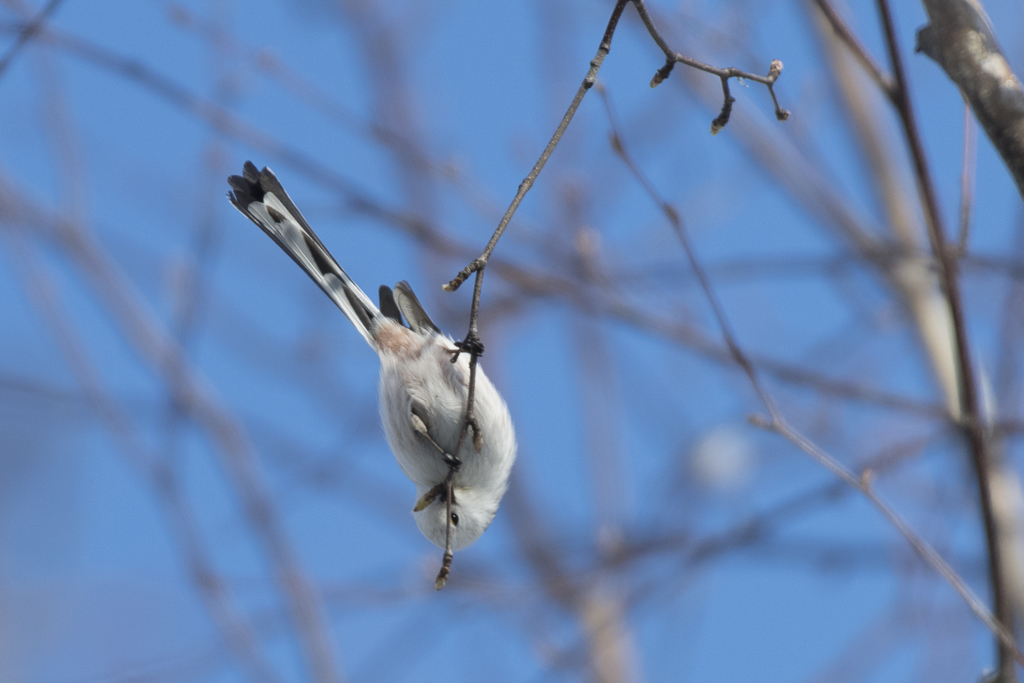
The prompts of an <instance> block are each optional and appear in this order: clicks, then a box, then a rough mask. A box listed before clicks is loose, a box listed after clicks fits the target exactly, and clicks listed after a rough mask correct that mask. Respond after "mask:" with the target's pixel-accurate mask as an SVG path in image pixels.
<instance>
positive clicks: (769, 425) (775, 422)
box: [605, 70, 1024, 666]
mask: <svg viewBox="0 0 1024 683" xmlns="http://www.w3.org/2000/svg"><path fill="white" fill-rule="evenodd" d="M900 79H901V76H900V73H899V71H898V70H897V81H899V80H900ZM605 103H606V107H607V111H608V118H609V122H610V125H611V127H612V136H611V141H612V148H613V149H614V150H615V152H616V153H617V154H618V155H619V157H620V158H621V159H622V160H623V162H624V163H625V164H626V166H627V167H628V168H629V169H630V171H631V172H632V173H633V175H634V176H635V177H636V179H637V181H638V182H639V183H640V185H641V186H642V187H643V188H644V190H645V191H646V192H647V194H648V195H649V196H650V198H651V200H652V201H653V202H654V203H655V204H656V205H657V206H658V207H660V208H661V210H662V212H663V213H664V215H665V217H666V218H667V219H668V221H669V223H670V224H671V225H672V227H673V229H674V230H675V232H676V235H677V236H678V237H679V241H680V242H681V243H682V245H683V249H684V250H685V252H686V255H687V258H688V259H689V262H690V266H691V268H693V271H694V273H695V274H696V276H697V278H698V280H699V281H700V283H701V287H702V289H703V290H704V293H705V295H706V297H707V300H708V303H709V304H710V306H711V309H712V311H713V313H714V316H715V319H716V321H717V322H718V325H719V327H720V329H721V331H722V337H723V339H724V341H725V344H726V347H727V348H728V349H729V352H730V354H731V355H732V358H733V360H734V361H735V363H736V364H737V365H738V366H740V367H741V368H742V369H743V371H744V373H745V374H746V375H747V377H748V378H749V380H750V384H751V386H752V388H753V389H754V392H755V393H756V394H757V396H758V398H759V399H760V401H761V403H762V404H763V405H764V407H765V409H766V410H767V411H768V414H769V419H767V420H765V419H763V418H760V417H752V422H753V424H754V425H755V426H758V427H762V428H764V429H768V430H770V431H773V432H776V433H778V434H780V435H782V436H784V437H785V438H786V439H788V440H789V441H790V442H791V443H793V444H794V445H795V446H797V447H798V448H800V449H801V450H802V451H804V452H805V453H807V454H808V455H810V456H811V457H812V458H813V459H814V460H816V461H817V462H818V463H819V464H821V465H822V466H824V467H825V468H826V469H828V470H829V471H831V472H832V473H833V474H834V475H836V476H837V477H838V478H839V479H841V480H842V481H843V482H844V483H846V484H847V485H849V486H852V487H853V488H855V489H857V490H858V491H860V492H861V493H862V494H863V495H864V497H865V498H867V499H868V500H869V501H870V502H871V503H872V504H873V505H874V506H875V508H877V509H878V511H879V512H881V513H882V515H883V516H884V517H885V518H886V519H888V520H889V523H890V524H892V525H893V526H894V527H895V528H896V530H897V531H899V532H900V534H902V535H903V537H904V538H905V539H906V540H907V541H908V542H909V543H910V545H911V546H912V547H913V548H914V550H916V551H917V552H918V554H920V555H921V557H922V558H923V559H924V560H925V562H927V563H928V564H929V565H930V566H931V567H932V568H933V569H935V571H937V572H938V573H939V574H940V575H941V576H943V578H945V579H946V580H947V581H948V582H949V583H950V585H952V586H953V588H954V590H956V591H957V593H959V594H960V596H961V597H962V598H963V600H964V601H965V602H966V603H967V605H968V607H970V608H971V611H973V612H974V613H975V615H976V616H977V617H978V618H979V619H981V621H982V622H983V623H984V624H985V625H986V626H987V627H988V628H989V629H990V630H991V631H992V633H993V634H995V635H996V637H997V639H998V640H999V642H1000V644H1001V650H1005V651H1006V652H1007V653H1008V655H1009V656H1011V657H1013V658H1015V659H1016V660H1017V661H1018V662H1020V663H1021V664H1024V654H1021V653H1020V651H1019V650H1017V646H1016V643H1015V640H1014V637H1013V634H1012V632H1010V631H1009V630H1008V629H1007V628H1006V627H1004V626H1003V623H1002V622H1001V621H1000V620H999V619H994V618H993V616H992V614H991V613H990V612H989V610H988V609H987V608H986V607H985V604H984V603H983V602H982V601H981V600H980V599H979V598H978V597H977V596H976V595H975V594H974V592H973V591H972V590H971V589H970V586H968V585H967V583H966V582H965V581H964V580H963V579H962V578H961V577H960V576H959V575H958V574H957V573H956V571H954V570H953V568H952V567H951V566H950V565H949V563H947V562H946V561H945V560H944V559H943V558H942V556H940V555H939V554H938V553H937V552H936V551H935V550H934V549H933V548H932V547H931V545H929V544H928V542H927V541H925V540H924V539H923V538H922V537H921V536H919V535H918V534H917V532H915V531H914V530H913V529H912V528H911V527H910V525H909V524H907V523H906V522H905V521H904V520H903V518H902V517H900V516H899V515H898V514H897V513H896V512H895V511H894V510H893V509H892V508H890V507H889V506H888V504H886V503H885V502H884V501H883V500H882V499H881V498H879V497H878V495H877V494H876V493H875V491H874V489H873V487H872V484H871V479H872V473H871V471H870V470H864V472H862V474H861V476H859V477H858V476H856V475H854V474H853V473H852V472H851V471H850V470H848V469H847V468H846V467H844V466H843V465H842V463H840V462H839V461H838V460H836V459H835V458H833V457H832V456H831V455H829V454H828V453H826V452H825V451H823V450H822V449H820V448H818V446H817V445H815V444H814V443H813V442H812V441H811V440H810V439H808V438H807V437H805V436H804V435H803V434H801V433H800V432H799V431H797V430H796V429H795V428H793V427H791V426H790V425H789V424H788V423H787V422H786V420H785V418H784V417H783V415H782V413H781V412H780V411H779V409H778V407H777V406H776V404H775V401H774V399H773V398H772V397H771V395H770V394H769V393H768V392H767V390H766V389H765V388H764V386H763V385H762V384H761V381H760V379H759V378H758V375H757V371H756V370H755V368H754V366H753V364H752V363H751V362H750V360H749V359H748V358H747V356H746V355H745V354H744V353H743V351H742V349H741V348H740V346H739V344H738V343H737V341H736V337H735V335H734V334H733V332H732V327H731V326H730V324H729V321H728V319H727V318H726V316H725V311H724V309H723V308H722V305H721V303H720V302H719V300H718V297H717V295H716V294H715V291H714V289H713V288H712V286H711V281H710V280H709V279H708V277H707V274H706V273H705V272H704V268H703V266H702V265H701V263H700V261H699V260H698V258H697V254H696V252H695V251H694V249H693V246H692V244H691V243H690V239H689V236H688V235H687V232H686V229H685V227H684V225H683V222H682V219H681V218H680V216H679V213H678V211H676V209H675V207H673V206H672V205H671V204H669V203H668V202H667V201H666V200H665V199H663V198H662V197H661V195H660V194H659V193H658V191H657V189H656V188H655V187H654V185H653V184H652V183H651V182H650V180H648V179H647V177H646V176H645V175H644V173H643V172H642V171H641V170H640V168H639V166H637V164H636V163H635V162H634V161H633V159H632V157H631V156H630V155H629V153H628V151H627V150H626V147H625V145H624V143H623V141H622V136H621V134H620V133H619V132H618V128H617V124H616V122H615V116H614V112H613V111H612V109H611V107H610V104H609V103H608V99H607V98H605ZM1011 666H1012V662H1011Z"/></svg>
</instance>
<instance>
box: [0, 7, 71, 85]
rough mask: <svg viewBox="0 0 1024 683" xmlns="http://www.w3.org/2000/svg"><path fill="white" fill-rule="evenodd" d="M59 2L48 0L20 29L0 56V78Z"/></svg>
mask: <svg viewBox="0 0 1024 683" xmlns="http://www.w3.org/2000/svg"><path fill="white" fill-rule="evenodd" d="M61 2H62V0H50V2H48V3H47V4H46V6H45V7H43V9H41V10H39V14H37V15H36V18H35V19H33V20H32V21H31V22H30V23H29V24H28V25H27V26H25V28H23V29H22V30H21V33H19V34H18V38H17V40H15V41H14V45H12V46H11V47H10V48H9V49H8V50H7V54H5V55H4V56H3V57H0V78H2V77H3V75H4V72H6V71H7V67H9V66H10V65H11V61H12V60H13V59H14V57H15V55H17V54H18V52H19V51H20V50H21V48H22V47H24V46H25V43H27V42H28V41H29V40H31V39H32V36H34V35H35V34H36V33H38V32H39V29H40V28H41V27H42V25H43V22H44V21H46V20H47V18H49V16H50V15H51V14H53V11H54V10H55V9H57V6H58V5H60V3H61Z"/></svg>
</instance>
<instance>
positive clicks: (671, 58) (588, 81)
mask: <svg viewBox="0 0 1024 683" xmlns="http://www.w3.org/2000/svg"><path fill="white" fill-rule="evenodd" d="M629 3H632V4H633V6H634V7H635V8H636V11H637V13H638V14H639V15H640V18H641V19H642V20H643V22H644V25H645V26H646V27H647V30H648V32H649V33H650V34H651V37H652V38H653V39H654V41H655V42H656V43H657V44H658V47H659V48H661V50H662V52H664V53H665V59H666V62H665V66H664V67H662V68H661V69H659V70H658V72H657V73H656V74H655V76H654V78H653V79H652V80H651V87H652V88H653V87H655V86H657V85H658V84H659V83H661V82H662V81H663V80H665V78H667V77H668V74H669V73H670V72H671V71H672V68H673V67H674V66H675V64H676V62H679V63H682V64H685V65H687V66H690V67H693V68H695V69H699V70H701V71H706V72H708V73H711V74H714V75H716V76H718V77H719V78H721V79H722V90H723V91H724V93H725V103H724V104H723V106H722V112H721V113H720V114H719V116H718V118H716V119H715V121H714V122H713V123H712V125H711V133H712V134H717V133H718V132H719V131H720V130H721V129H722V127H723V126H725V124H726V123H727V122H728V120H729V113H730V112H731V111H732V103H733V102H734V101H735V100H734V99H733V98H732V97H731V96H730V94H729V79H730V78H747V79H750V80H752V81H755V82H757V83H762V84H764V85H766V86H767V87H768V92H770V93H771V96H772V101H773V102H774V103H775V115H776V117H777V118H778V119H779V120H780V121H785V120H786V119H787V118H789V112H788V111H786V110H785V109H782V108H781V107H780V106H779V102H778V99H777V98H776V96H775V91H774V87H773V86H774V84H775V81H776V80H777V79H778V77H779V75H780V74H781V73H782V62H781V61H779V60H777V59H776V60H774V61H772V63H771V66H770V68H769V70H768V75H767V76H758V75H756V74H749V73H747V72H745V71H741V70H739V69H736V68H734V67H729V68H724V69H722V68H718V67H714V66H711V65H709V64H704V63H703V62H699V61H697V60H695V59H691V58H689V57H686V56H684V55H682V54H680V53H678V52H675V51H674V50H671V49H670V48H669V47H668V44H667V43H666V42H665V40H664V39H663V38H662V37H661V34H660V33H659V32H658V30H657V28H656V27H655V26H654V21H653V20H652V19H651V16H650V14H649V13H648V12H647V7H646V6H645V5H644V0H617V2H616V3H615V7H614V8H613V9H612V14H611V17H610V18H609V19H608V24H607V26H606V27H605V31H604V35H603V36H602V37H601V43H600V45H598V48H597V54H596V55H594V58H593V59H592V60H591V61H590V68H589V69H588V70H587V74H586V76H584V77H583V82H582V83H581V84H580V87H579V88H578V89H577V90H576V95H575V96H574V97H573V99H572V102H571V103H570V104H569V108H568V109H567V110H566V112H565V115H564V116H563V117H562V120H561V121H560V122H559V124H558V127H557V128H555V132H554V134H552V136H551V139H550V140H548V144H547V146H546V147H545V148H544V151H543V152H542V153H541V155H540V158H538V159H537V162H536V163H535V164H534V165H533V168H532V169H531V170H530V173H529V174H528V175H527V176H526V178H524V179H523V182H521V183H520V184H519V189H518V191H517V192H516V194H515V196H514V197H513V198H512V203H511V204H510V205H509V207H508V209H507V210H506V211H505V214H504V215H503V216H502V218H501V220H500V221H499V222H498V227H497V228H495V230H494V233H493V234H492V235H491V239H490V240H488V242H487V246H486V247H484V250H483V253H481V254H480V256H478V257H476V258H475V259H473V260H472V261H470V263H469V265H467V266H466V267H465V268H463V269H462V270H461V271H459V273H458V274H457V275H456V276H455V277H454V278H453V279H452V280H451V282H449V283H448V284H446V285H443V286H442V289H444V291H446V292H454V291H456V290H457V289H458V288H459V287H460V286H462V284H463V283H464V282H465V281H466V280H467V279H468V278H469V276H470V275H472V274H473V273H476V281H475V282H474V286H473V299H472V302H471V304H470V311H469V331H468V332H467V334H466V337H465V339H464V340H463V341H462V342H458V343H457V344H456V345H457V346H458V347H459V349H460V351H465V352H467V353H469V354H470V375H469V393H468V395H467V399H466V409H465V413H464V415H465V417H464V419H463V424H462V431H461V432H460V434H459V447H457V448H456V449H455V453H456V455H457V454H458V453H459V452H460V449H461V445H462V442H463V440H464V439H465V436H466V431H467V430H468V429H469V428H470V427H471V426H472V427H474V432H475V439H479V438H480V434H479V432H478V431H476V427H475V422H474V420H473V387H474V383H475V380H476V361H477V358H478V357H479V356H480V355H482V354H483V351H484V346H483V343H482V342H481V341H480V334H479V328H478V318H479V314H480V294H481V291H482V287H483V276H484V270H485V269H486V268H487V262H488V260H489V259H490V257H491V254H492V253H493V252H494V248H495V247H496V246H497V245H498V240H500V239H501V236H502V235H503V234H504V233H505V229H506V228H507V227H508V224H509V223H510V222H511V220H512V217H513V216H514V215H515V213H516V210H517V209H518V208H519V205H520V204H521V203H522V201H523V199H524V198H525V197H526V193H527V192H529V191H530V188H532V187H533V184H534V182H536V180H537V177H538V176H539V175H540V172H541V171H542V170H543V169H544V166H545V164H547V162H548V159H549V158H551V154H552V153H553V152H554V151H555V148H556V147H557V146H558V143H559V142H560V141H561V139H562V135H563V134H564V133H565V131H566V129H567V128H568V127H569V124H570V123H571V122H572V119H573V117H574V116H575V115H576V110H577V109H578V108H579V106H580V103H581V102H582V101H583V98H584V96H586V94H587V92H588V91H589V90H590V89H591V88H592V87H593V86H594V84H595V83H596V82H597V73H598V71H600V69H601V64H602V63H603V62H604V60H605V57H607V56H608V53H609V52H611V48H612V37H613V36H614V35H615V29H616V28H617V27H618V24H619V19H620V18H621V17H622V12H623V10H624V9H625V8H626V5H627V4H629ZM457 359H458V354H456V355H455V357H454V358H453V359H452V362H455V360H457ZM447 523H448V525H449V526H450V525H451V516H450V515H449V519H448V521H447ZM449 531H450V529H449ZM448 554H449V553H448V550H447V549H446V551H445V558H446V560H447V558H448ZM449 564H450V562H449ZM442 574H443V575H444V576H445V577H447V572H446V567H445V566H442V568H441V574H438V581H440V582H441V585H442V586H443V585H444V583H443V581H442V580H441V579H442Z"/></svg>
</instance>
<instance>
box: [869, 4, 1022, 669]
mask: <svg viewBox="0 0 1024 683" xmlns="http://www.w3.org/2000/svg"><path fill="white" fill-rule="evenodd" d="M877 2H878V12H879V15H880V16H881V19H882V26H883V28H884V31H885V41H886V46H887V47H888V50H889V58H890V60H891V62H892V69H893V74H894V76H895V80H896V88H895V89H894V91H893V92H892V96H891V98H890V99H891V100H892V103H893V106H894V107H895V108H896V111H897V112H898V114H899V117H900V121H901V123H902V125H903V131H904V134H905V135H906V138H907V145H908V146H909V147H910V153H911V156H912V158H913V162H914V171H915V173H916V175H917V179H918V189H919V191H920V193H921V201H922V204H923V205H924V213H925V222H926V224H927V227H928V238H929V241H930V242H931V247H932V255H933V257H934V258H935V261H936V263H937V264H938V271H939V272H938V275H939V281H940V282H941V284H942V289H943V291H944V293H945V295H946V299H947V301H948V302H949V309H950V314H951V316H952V319H953V329H954V334H955V337H956V351H957V364H958V368H957V369H958V375H959V380H960V403H961V406H962V411H961V412H962V416H963V418H962V419H963V423H962V425H961V427H962V428H963V430H964V432H965V435H966V436H967V439H968V442H969V444H970V450H971V461H972V464H973V465H974V473H975V477H976V479H977V485H978V498H979V504H980V506H981V516H982V520H983V521H984V526H985V540H986V543H987V545H988V565H989V567H988V569H989V583H990V584H991V587H992V602H993V604H994V612H995V619H996V621H997V622H998V623H999V624H1000V625H1001V626H1000V630H999V631H998V632H997V635H999V671H1000V680H1001V683H1010V682H1011V681H1014V680H1016V672H1015V671H1014V667H1013V661H1012V659H1013V658H1014V657H1016V656H1018V655H1019V652H1018V651H1017V649H1016V646H1015V643H1014V639H1013V638H1012V636H1011V637H1010V638H1009V641H1007V639H1006V638H1004V637H1003V633H1004V632H1005V629H1006V628H1012V624H1013V608H1012V605H1011V603H1010V600H1009V594H1008V586H1007V584H1006V577H1005V576H1003V562H1002V557H1001V555H1002V549H1001V544H1000V540H999V529H998V528H997V527H996V519H995V512H994V509H993V502H992V492H991V490H990V486H989V484H990V481H989V474H990V463H989V458H990V453H989V450H988V444H987V434H986V427H985V425H984V424H983V422H982V419H981V411H980V405H979V400H978V393H977V387H976V385H975V382H974V366H973V365H972V363H971V351H970V347H969V343H968V339H967V326H966V323H965V320H964V311H963V304H962V302H961V299H960V287H959V283H958V273H957V261H956V259H955V258H954V255H953V254H952V252H951V250H950V249H949V248H948V246H947V245H946V236H945V230H944V228H943V223H942V214H941V212H940V210H939V203H938V199H937V198H936V196H935V189H934V186H933V184H932V181H931V174H930V172H929V170H928V164H927V161H926V160H925V156H924V147H923V145H922V144H921V139H920V137H919V135H918V132H917V122H916V120H915V118H914V112H913V107H912V105H911V102H910V91H909V90H908V88H907V80H906V75H905V73H904V70H903V60H902V58H901V57H900V53H899V45H898V43H897V42H896V29H895V27H894V25H893V19H892V12H891V11H890V8H889V2H888V0H877ZM1018 87H1019V84H1018Z"/></svg>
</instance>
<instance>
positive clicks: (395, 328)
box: [373, 318, 416, 354]
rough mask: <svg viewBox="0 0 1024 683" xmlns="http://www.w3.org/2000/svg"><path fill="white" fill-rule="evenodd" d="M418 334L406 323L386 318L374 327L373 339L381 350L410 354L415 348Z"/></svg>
mask: <svg viewBox="0 0 1024 683" xmlns="http://www.w3.org/2000/svg"><path fill="white" fill-rule="evenodd" d="M415 337H416V335H415V334H414V333H413V331H412V330H410V329H409V328H408V327H406V326H405V325H400V324H399V323H396V322H395V321H394V320H391V319H390V318H384V319H383V320H381V321H380V322H379V323H378V324H377V325H376V326H374V329H373V341H374V342H376V344H377V348H378V349H380V350H381V351H386V352H388V353H394V354H408V353H411V352H412V350H413V345H414V344H415V342H416V339H415Z"/></svg>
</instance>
